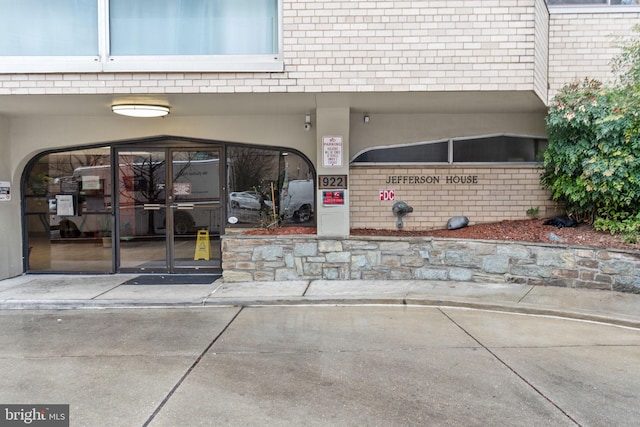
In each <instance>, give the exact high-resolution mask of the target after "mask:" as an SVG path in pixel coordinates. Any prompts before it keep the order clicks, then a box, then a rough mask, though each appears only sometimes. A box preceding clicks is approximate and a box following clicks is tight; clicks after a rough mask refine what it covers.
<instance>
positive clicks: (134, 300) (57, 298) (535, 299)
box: [0, 274, 640, 327]
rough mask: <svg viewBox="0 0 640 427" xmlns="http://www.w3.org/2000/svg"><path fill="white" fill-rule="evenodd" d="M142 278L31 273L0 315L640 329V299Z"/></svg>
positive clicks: (0, 293) (2, 292)
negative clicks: (278, 317) (316, 309)
mask: <svg viewBox="0 0 640 427" xmlns="http://www.w3.org/2000/svg"><path fill="white" fill-rule="evenodd" d="M134 277H136V275H125V274H119V275H81V276H78V275H24V276H20V277H16V278H11V279H5V280H2V281H0V309H70V308H118V307H120V308H122V307H192V306H255V305H278V304H280V305H305V304H329V305H353V304H397V305H427V306H458V307H472V308H483V309H490V310H497V311H507V312H519V313H530V314H546V315H555V316H561V317H570V318H578V319H585V320H593V321H600V322H606V323H613V324H618V325H625V326H632V327H640V295H637V294H628V293H619V292H609V291H602V290H588V289H567V288H557V287H544V286H542V287H541V286H525V285H517V284H506V283H469V282H441V281H427V280H419V281H404V280H398V281H363V280H350V281H335V280H313V281H285V282H251V283H223V282H222V280H217V281H215V282H213V283H210V284H204V285H202V284H198V285H195V284H184V285H176V284H171V285H130V284H125V282H127V281H128V280H130V279H132V278H134Z"/></svg>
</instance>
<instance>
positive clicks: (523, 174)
mask: <svg viewBox="0 0 640 427" xmlns="http://www.w3.org/2000/svg"><path fill="white" fill-rule="evenodd" d="M349 178H350V182H349V188H350V190H349V191H350V196H351V228H376V229H395V228H396V225H395V217H394V216H393V213H392V212H391V207H392V206H393V203H394V201H380V197H379V192H380V190H393V191H394V194H395V201H399V200H402V201H404V202H407V203H408V204H409V205H410V206H411V207H413V213H411V214H409V215H407V216H406V217H405V218H404V229H406V230H411V229H432V228H446V225H447V221H448V219H449V218H451V217H453V216H460V215H464V216H466V217H468V218H469V220H470V224H477V223H485V222H496V221H500V220H507V219H525V218H528V216H527V210H528V209H530V208H536V207H537V208H539V215H540V217H547V216H553V215H556V214H557V213H558V212H559V209H558V207H557V206H556V204H555V203H554V202H552V201H550V200H549V195H548V193H547V192H546V191H545V190H543V189H541V188H540V184H539V183H540V170H539V169H538V168H536V167H534V166H485V167H472V166H464V167H463V166H442V167H440V166H438V167H419V166H408V167H375V166H361V167H352V168H351V174H350V177H349Z"/></svg>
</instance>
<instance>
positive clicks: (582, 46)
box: [549, 9, 640, 98]
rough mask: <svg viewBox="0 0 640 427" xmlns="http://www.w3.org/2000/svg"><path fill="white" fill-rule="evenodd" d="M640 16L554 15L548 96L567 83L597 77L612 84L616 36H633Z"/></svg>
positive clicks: (551, 20) (552, 19)
mask: <svg viewBox="0 0 640 427" xmlns="http://www.w3.org/2000/svg"><path fill="white" fill-rule="evenodd" d="M638 22H640V13H554V11H553V9H551V16H550V29H549V86H550V90H549V97H550V98H552V97H553V96H554V95H555V94H556V93H557V92H558V90H559V89H561V88H562V86H564V85H565V84H567V83H571V82H575V81H579V80H583V79H585V78H595V79H598V80H601V81H604V82H606V83H611V82H612V78H613V75H612V73H611V60H612V58H613V57H614V56H615V55H616V54H617V53H618V52H619V50H618V49H617V48H616V37H619V36H622V37H624V36H628V35H630V34H631V28H632V27H633V25H636V24H638Z"/></svg>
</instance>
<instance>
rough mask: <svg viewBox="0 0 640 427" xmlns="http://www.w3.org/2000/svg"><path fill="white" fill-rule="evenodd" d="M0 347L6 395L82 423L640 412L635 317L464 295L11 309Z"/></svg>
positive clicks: (578, 417) (621, 419)
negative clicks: (433, 302)
mask: <svg viewBox="0 0 640 427" xmlns="http://www.w3.org/2000/svg"><path fill="white" fill-rule="evenodd" d="M0 360H1V362H2V363H0V376H1V377H2V378H3V380H2V384H3V387H2V388H1V389H0V403H5V404H6V403H29V404H36V403H47V404H55V403H59V404H69V405H70V425H72V426H98V425H102V426H143V425H150V426H178V425H180V426H198V425H202V426H212V425H215V426H220V425H230V426H266V425H292V426H297V425H304V426H327V425H332V426H333V425H339V426H364V425H367V426H374V425H380V426H392V425H397V426H408V425H431V426H433V425H436V426H437V425H465V426H471V425H478V426H486V425H509V426H517V425H522V426H531V425H584V426H613V425H633V424H636V423H637V420H638V419H640V406H639V405H638V404H637V398H638V391H639V390H640V364H638V360H640V330H638V329H633V328H629V327H622V326H614V325H607V324H599V323H593V322H585V321H577V320H570V319H562V318H555V317H543V316H532V315H525V314H513V313H504V312H491V311H486V310H476V309H468V308H449V307H421V306H353V305H352V306H329V305H313V306H275V305H270V306H258V307H246V308H240V307H231V306H229V307H223V306H218V307H200V308H184V307H183V308H146V309H144V308H138V309H130V308H129V309H80V310H38V311H31V310H3V311H0Z"/></svg>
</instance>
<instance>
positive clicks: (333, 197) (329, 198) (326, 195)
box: [322, 190, 344, 205]
mask: <svg viewBox="0 0 640 427" xmlns="http://www.w3.org/2000/svg"><path fill="white" fill-rule="evenodd" d="M322 204H323V205H344V191H342V190H340V191H336V190H333V191H325V190H323V191H322Z"/></svg>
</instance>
